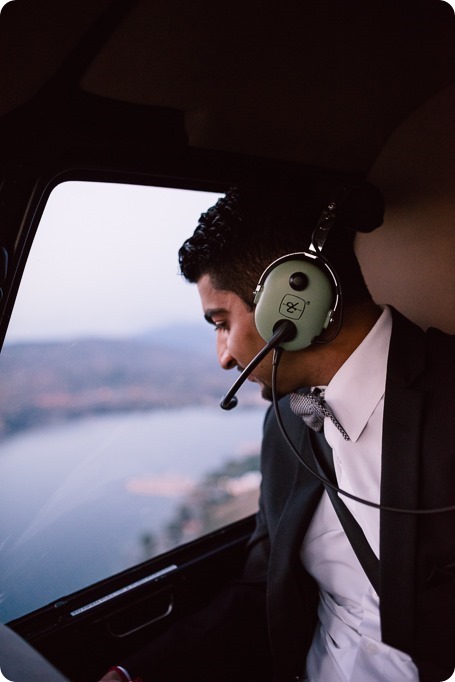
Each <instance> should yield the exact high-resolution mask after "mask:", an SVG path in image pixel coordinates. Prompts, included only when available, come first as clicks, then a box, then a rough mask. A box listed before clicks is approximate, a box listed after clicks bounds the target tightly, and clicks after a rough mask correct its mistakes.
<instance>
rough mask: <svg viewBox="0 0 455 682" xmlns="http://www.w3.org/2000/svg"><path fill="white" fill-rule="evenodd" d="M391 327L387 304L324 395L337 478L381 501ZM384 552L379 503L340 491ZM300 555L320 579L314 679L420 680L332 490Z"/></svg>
mask: <svg viewBox="0 0 455 682" xmlns="http://www.w3.org/2000/svg"><path fill="white" fill-rule="evenodd" d="M391 330H392V318H391V314H390V310H389V309H388V308H385V309H384V311H383V313H382V315H381V317H380V318H379V320H378V321H377V323H376V325H375V326H374V327H373V329H372V330H371V331H370V333H369V334H368V336H367V337H366V338H365V339H364V340H363V342H362V343H361V344H360V345H359V346H358V348H356V350H355V351H354V353H353V354H352V355H351V356H350V357H349V358H348V360H347V361H346V362H345V363H344V365H343V366H342V367H341V368H340V369H339V370H338V372H337V373H336V374H335V376H334V377H333V379H332V380H331V382H330V383H329V385H328V386H327V388H326V391H325V399H326V402H327V404H328V405H329V406H330V408H331V409H332V410H333V412H334V414H335V416H336V418H337V419H338V421H339V422H340V423H341V425H342V426H343V428H344V429H345V430H346V431H347V433H348V435H349V437H350V440H349V441H345V440H344V439H343V436H342V435H341V433H340V432H339V431H338V430H337V428H336V427H335V425H334V424H333V423H332V422H331V421H330V419H328V418H325V420H324V433H325V437H326V439H327V442H328V443H329V445H330V446H331V447H332V450H333V457H334V465H335V472H336V476H337V481H338V486H339V487H340V488H341V489H342V490H346V491H347V492H349V493H352V494H354V495H356V496H358V497H361V498H363V499H366V500H371V501H373V502H379V498H380V482H381V450H382V421H383V409H384V390H385V381H386V371H387V356H388V349H389V343H390V335H391ZM342 499H343V501H344V502H345V504H346V506H347V507H348V508H349V509H350V511H351V512H352V514H353V515H354V517H355V518H356V520H357V521H358V523H359V524H360V526H361V527H362V530H363V532H364V533H365V536H366V538H367V540H368V542H369V543H370V545H371V548H372V549H373V551H374V553H375V554H376V556H377V557H379V510H378V509H375V508H373V507H369V506H366V505H363V504H362V503H360V502H356V501H353V500H351V499H350V498H348V497H346V496H342ZM300 556H301V560H302V562H303V564H304V566H305V568H306V569H307V571H308V572H309V573H310V574H311V575H312V576H313V577H314V578H315V580H316V581H317V583H318V585H319V590H320V601H319V608H318V617H319V623H318V625H317V628H316V631H315V635H314V638H313V642H312V645H311V647H310V651H309V653H308V657H307V663H306V665H307V671H306V674H307V678H308V680H309V682H404V681H405V680H411V681H413V682H418V679H419V676H418V672H417V668H416V666H415V665H414V663H413V661H412V660H411V658H410V657H409V656H408V655H407V654H405V653H403V652H401V651H398V650H397V649H393V648H392V647H390V646H387V645H386V644H384V643H383V642H381V623H380V615H379V599H378V595H377V594H376V593H375V591H374V590H373V587H372V586H371V583H370V582H369V580H368V578H367V577H366V575H365V573H364V571H363V569H362V567H361V565H360V563H359V561H358V559H357V557H356V555H355V553H354V550H353V549H352V547H351V545H350V543H349V541H348V539H347V537H346V535H345V533H344V531H343V529H342V527H341V524H340V522H339V520H338V517H337V515H336V513H335V511H334V509H333V506H332V503H331V502H330V499H329V497H328V496H327V493H325V492H324V493H323V495H322V498H321V501H320V503H319V505H318V507H317V509H316V512H315V514H314V516H313V519H312V521H311V523H310V526H309V528H308V531H307V533H306V535H305V538H304V541H303V543H302V547H301V552H300Z"/></svg>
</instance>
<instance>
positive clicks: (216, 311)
mask: <svg viewBox="0 0 455 682" xmlns="http://www.w3.org/2000/svg"><path fill="white" fill-rule="evenodd" d="M226 313H227V310H226V308H209V309H208V310H206V311H205V313H204V318H205V319H206V320H207V322H208V323H209V324H215V323H214V321H213V318H214V316H215V315H225V314H226Z"/></svg>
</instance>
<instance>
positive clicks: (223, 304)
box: [197, 275, 272, 400]
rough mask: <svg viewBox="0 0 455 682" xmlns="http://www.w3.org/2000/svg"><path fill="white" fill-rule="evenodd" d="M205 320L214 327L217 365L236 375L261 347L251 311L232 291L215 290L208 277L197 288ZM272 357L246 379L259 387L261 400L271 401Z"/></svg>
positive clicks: (265, 360) (262, 344)
mask: <svg viewBox="0 0 455 682" xmlns="http://www.w3.org/2000/svg"><path fill="white" fill-rule="evenodd" d="M197 287H198V290H199V296H200V298H201V302H202V308H203V311H204V315H205V318H206V319H207V321H208V322H210V323H211V324H213V325H214V326H215V330H216V351H217V355H218V362H219V363H220V365H221V367H222V368H223V369H233V368H235V367H237V368H238V369H239V370H240V371H241V370H243V369H244V368H245V367H246V366H247V364H248V363H249V362H250V361H251V360H252V359H253V358H254V356H255V355H257V353H258V352H259V351H260V350H261V349H262V348H263V347H264V345H265V342H264V339H263V338H262V337H261V336H260V334H259V332H258V331H257V329H256V325H255V323H254V311H252V310H250V309H249V308H248V306H247V305H246V303H245V302H244V301H243V300H242V299H241V298H240V296H237V294H234V293H233V292H232V291H222V290H219V289H215V287H214V286H213V284H212V281H211V278H210V276H209V275H203V276H202V277H201V279H200V280H199V281H198V284H197ZM271 356H272V354H271V353H270V354H269V355H268V356H267V357H266V358H264V360H263V361H262V362H261V363H260V364H259V365H258V366H257V367H256V368H255V370H254V371H253V372H252V374H251V375H250V377H249V380H250V381H254V382H256V383H257V384H259V385H260V387H261V393H262V396H263V397H264V398H266V399H267V400H271V397H272V396H271V377H272V357H271Z"/></svg>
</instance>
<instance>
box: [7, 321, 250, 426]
mask: <svg viewBox="0 0 455 682" xmlns="http://www.w3.org/2000/svg"><path fill="white" fill-rule="evenodd" d="M235 378H236V375H234V374H233V373H232V374H228V373H226V372H224V371H223V370H221V368H220V367H219V366H218V362H217V359H216V354H215V342H214V338H213V336H212V335H211V334H210V329H208V328H207V329H206V330H205V329H204V328H203V327H201V326H197V325H194V326H193V325H176V326H172V327H168V328H165V329H162V330H156V331H155V330H154V331H153V332H150V333H148V334H145V335H143V336H141V337H137V338H132V339H79V340H74V341H62V342H45V343H16V344H9V345H7V346H5V348H4V349H3V352H2V354H1V356H0V437H2V436H6V435H8V434H10V433H14V432H17V431H20V430H24V429H27V428H30V427H33V426H37V425H40V424H47V423H49V422H55V421H61V420H65V419H71V418H76V417H81V416H85V415H88V414H93V413H102V412H112V411H125V410H148V409H154V408H158V407H159V408H163V407H164V408H171V407H179V406H184V405H197V404H201V405H202V404H214V405H215V404H217V403H218V402H219V400H220V398H221V396H222V395H223V394H224V393H225V392H226V391H227V389H228V388H229V386H230V385H231V383H232V382H233V381H234V380H235ZM260 403H261V399H260V397H259V392H258V390H257V387H255V386H252V385H251V384H245V386H244V387H242V404H243V405H252V404H256V405H257V404H260Z"/></svg>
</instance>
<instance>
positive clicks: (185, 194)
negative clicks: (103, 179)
mask: <svg viewBox="0 0 455 682" xmlns="http://www.w3.org/2000/svg"><path fill="white" fill-rule="evenodd" d="M218 196H219V195H216V194H212V193H209V192H194V191H189V190H176V189H169V188H159V187H146V186H137V185H121V184H110V183H93V182H90V183H88V182H65V183H62V184H61V185H58V186H57V187H56V188H55V189H54V190H53V192H52V193H51V195H50V197H49V200H48V202H47V204H46V208H45V210H44V213H43V216H42V219H41V222H40V225H39V227H38V230H37V233H36V236H35V239H34V242H33V245H32V249H31V251H30V255H29V258H28V261H27V265H26V267H25V271H24V275H23V278H22V282H21V286H20V289H19V293H18V296H17V299H16V305H15V307H14V311H13V315H12V317H11V322H10V326H9V329H8V333H7V342H13V341H25V340H32V341H37V340H55V339H71V338H81V337H87V336H103V337H122V336H123V337H125V336H132V335H136V334H142V333H146V332H147V331H150V330H152V329H154V328H159V327H166V326H168V325H170V324H175V323H182V322H190V323H195V322H197V321H198V320H202V319H203V316H202V308H201V304H200V301H199V296H198V294H197V288H196V287H195V286H194V285H190V284H188V283H187V282H186V281H185V280H184V279H183V278H182V276H181V275H180V274H179V268H178V259H177V252H178V249H179V247H180V246H181V244H182V243H183V241H184V240H185V239H186V238H187V237H189V236H190V235H191V234H192V233H193V231H194V228H195V227H196V225H197V222H198V219H199V216H200V214H201V213H202V212H203V211H205V210H207V209H208V208H209V207H210V206H212V205H213V204H214V203H215V201H216V199H217V197H218Z"/></svg>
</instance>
